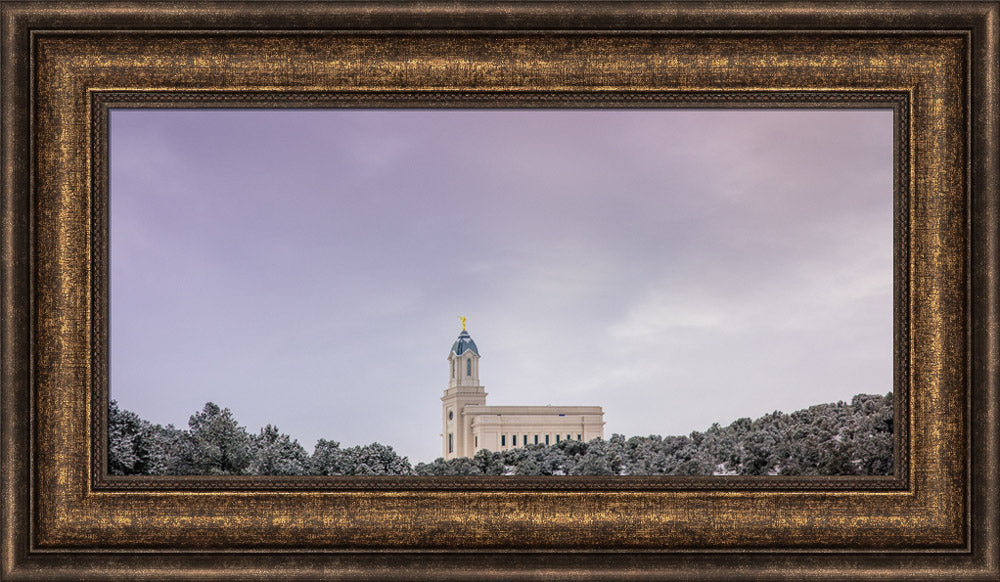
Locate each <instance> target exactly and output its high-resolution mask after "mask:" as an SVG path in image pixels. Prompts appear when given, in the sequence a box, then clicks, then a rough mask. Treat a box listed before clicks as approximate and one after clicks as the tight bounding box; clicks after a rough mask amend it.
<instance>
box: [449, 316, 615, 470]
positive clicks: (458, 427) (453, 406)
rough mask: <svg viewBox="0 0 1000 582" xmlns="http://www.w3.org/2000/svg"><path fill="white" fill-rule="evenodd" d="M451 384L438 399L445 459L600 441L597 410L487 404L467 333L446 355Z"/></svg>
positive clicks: (473, 345) (600, 421)
mask: <svg viewBox="0 0 1000 582" xmlns="http://www.w3.org/2000/svg"><path fill="white" fill-rule="evenodd" d="M448 364H449V366H450V367H451V370H450V372H451V380H450V381H449V382H448V389H447V390H445V391H444V396H442V397H441V405H442V406H441V412H442V417H441V425H442V432H441V447H442V448H441V450H442V454H443V456H444V458H445V459H454V458H457V457H471V456H473V455H475V454H476V451H478V450H480V449H488V450H491V451H503V450H507V449H512V448H515V447H522V446H525V445H528V444H555V443H558V442H560V441H562V440H565V439H576V440H583V441H589V440H591V439H594V438H598V437H600V438H604V411H603V410H602V409H601V407H600V406H487V405H486V389H485V388H484V387H483V386H482V385H480V383H479V348H477V347H476V342H474V341H472V337H471V336H470V335H469V332H468V331H466V330H465V318H464V317H463V318H462V333H460V334H459V335H458V339H457V340H455V343H454V345H452V346H451V353H450V354H448Z"/></svg>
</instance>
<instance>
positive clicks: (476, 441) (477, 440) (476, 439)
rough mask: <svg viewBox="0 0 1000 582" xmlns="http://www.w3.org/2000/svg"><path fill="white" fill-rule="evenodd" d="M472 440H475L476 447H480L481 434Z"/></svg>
mask: <svg viewBox="0 0 1000 582" xmlns="http://www.w3.org/2000/svg"><path fill="white" fill-rule="evenodd" d="M472 440H473V441H474V444H475V445H476V448H479V435H476V436H474V437H472Z"/></svg>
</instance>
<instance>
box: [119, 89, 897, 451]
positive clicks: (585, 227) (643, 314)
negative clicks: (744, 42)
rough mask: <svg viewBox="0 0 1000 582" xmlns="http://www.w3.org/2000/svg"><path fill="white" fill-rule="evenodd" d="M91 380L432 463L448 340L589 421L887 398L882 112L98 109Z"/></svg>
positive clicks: (151, 405) (510, 384) (508, 382)
mask: <svg viewBox="0 0 1000 582" xmlns="http://www.w3.org/2000/svg"><path fill="white" fill-rule="evenodd" d="M110 143H111V397H112V398H114V399H117V400H118V402H119V403H120V405H121V406H122V407H124V408H126V409H130V410H133V411H135V412H137V413H138V414H139V415H140V416H142V417H144V418H146V419H148V420H151V421H153V422H157V423H162V424H166V423H172V424H174V425H176V426H180V427H186V426H187V420H188V417H189V416H190V415H191V414H192V413H193V412H195V411H198V410H200V409H201V408H202V407H203V405H204V404H205V402H207V401H212V402H215V403H217V404H219V405H220V406H224V407H228V408H230V409H231V410H232V411H233V412H234V413H235V415H236V417H237V418H238V419H239V421H240V422H241V423H242V424H244V425H246V426H247V428H248V429H249V430H251V431H253V432H256V431H257V430H259V428H260V427H261V426H263V425H264V424H267V423H272V424H275V425H277V426H278V428H279V429H280V430H281V431H283V432H287V433H289V434H291V435H292V436H293V437H295V438H297V439H298V440H299V442H300V443H301V444H303V445H304V446H305V447H306V449H307V450H308V451H309V452H310V453H311V452H312V450H313V446H314V445H315V442H316V440H317V439H319V438H327V439H333V440H337V441H340V442H341V444H342V445H345V446H349V445H356V444H366V443H370V442H373V441H378V442H382V443H385V444H390V445H392V446H393V447H394V448H395V449H396V450H397V451H399V452H400V453H401V454H403V455H406V456H408V457H409V458H410V461H411V462H413V463H416V462H419V461H430V460H433V459H434V458H436V457H437V456H440V452H441V441H440V427H441V402H440V397H441V394H442V391H443V390H444V389H445V388H446V387H447V382H448V364H447V360H446V358H447V356H448V352H449V349H450V347H451V344H452V342H453V341H454V340H455V337H456V336H457V334H458V332H459V331H460V330H461V324H460V322H459V319H458V316H459V315H465V316H467V317H468V330H469V333H470V334H471V335H472V337H473V338H474V339H475V340H476V343H477V344H478V346H479V349H480V353H481V355H482V360H481V361H480V379H481V381H482V383H483V384H484V385H485V386H486V391H487V393H488V394H489V396H488V398H487V403H488V404H496V405H522V404H523V405H544V404H552V405H600V406H603V407H604V412H605V420H606V422H607V424H606V426H605V434H606V435H607V436H610V435H611V434H612V433H615V432H617V433H623V434H625V435H627V436H632V435H648V434H663V435H666V434H687V433H689V432H691V431H692V430H703V429H705V428H707V427H708V426H709V425H711V424H712V423H713V422H719V423H721V424H728V423H730V422H732V421H733V420H735V419H736V418H739V417H743V416H749V417H756V416H759V415H761V414H764V413H767V412H770V411H773V410H783V411H786V412H788V411H793V410H797V409H799V408H804V407H807V406H809V405H811V404H817V403H822V402H832V401H837V400H847V399H850V397H851V396H853V395H854V394H858V393H873V394H885V393H887V392H889V391H890V390H891V381H892V367H891V350H892V318H891V316H892V308H891V306H892V296H891V291H892V229H891V222H892V113H891V111H890V110H887V109H883V110H857V109H850V110H846V109H840V110H832V109H827V110H823V109H816V110H690V109H677V110H649V109H644V110H586V111H575V110H559V111H556V110H533V111H530V110H422V111H416V110H395V111H389V110H328V111H321V110H268V111H259V110H115V111H113V112H112V114H111V142H110Z"/></svg>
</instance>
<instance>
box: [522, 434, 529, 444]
mask: <svg viewBox="0 0 1000 582" xmlns="http://www.w3.org/2000/svg"><path fill="white" fill-rule="evenodd" d="M521 444H525V445H526V444H528V435H524V440H523V441H521Z"/></svg>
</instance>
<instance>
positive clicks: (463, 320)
mask: <svg viewBox="0 0 1000 582" xmlns="http://www.w3.org/2000/svg"><path fill="white" fill-rule="evenodd" d="M458 318H459V319H461V320H462V331H465V316H464V315H459V316H458Z"/></svg>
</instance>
